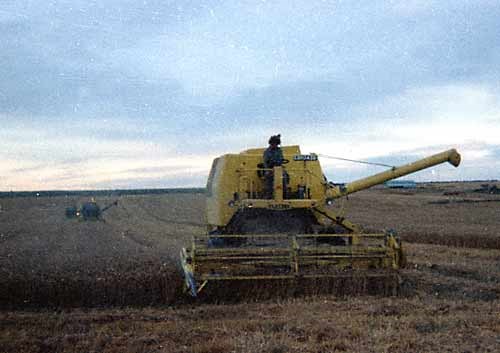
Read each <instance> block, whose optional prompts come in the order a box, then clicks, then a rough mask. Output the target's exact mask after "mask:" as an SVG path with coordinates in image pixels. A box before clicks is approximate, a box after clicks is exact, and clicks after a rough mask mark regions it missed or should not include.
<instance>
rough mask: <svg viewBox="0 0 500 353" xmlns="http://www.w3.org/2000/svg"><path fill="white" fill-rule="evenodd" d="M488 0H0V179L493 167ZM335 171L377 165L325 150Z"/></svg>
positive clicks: (199, 182)
mask: <svg viewBox="0 0 500 353" xmlns="http://www.w3.org/2000/svg"><path fill="white" fill-rule="evenodd" d="M499 28H500V2H498V1H494V0H470V1H468V0H464V1H456V0H453V1H451V0H450V1H447V0H439V1H433V0H407V1H377V2H375V1H340V0H337V1H316V0H310V1H294V0H286V1H285V0H283V1H281V0H276V1H271V0H267V1H211V0H208V1H203V0H198V1H188V0H184V1H175V0H171V1H166V0H144V1H137V0H134V1H132V0H120V1H118V0H108V1H92V0H58V1H37V0H24V1H23V0H16V1H11V0H2V1H1V2H0V191H9V190H54V189H59V190H61V189H64V190H78V189H114V188H164V187H165V188H168V187H193V186H194V187H198V186H204V185H205V184H206V178H207V175H208V172H209V169H210V165H211V162H212V160H213V158H215V157H217V156H219V155H221V154H225V153H237V152H239V151H242V150H245V149H247V148H254V147H266V145H267V140H268V138H269V136H270V135H273V134H277V133H280V134H281V135H282V142H283V144H284V145H300V146H301V150H302V152H304V153H311V152H315V153H319V154H323V155H330V156H339V157H344V158H350V159H360V160H367V161H373V162H382V163H387V164H390V165H398V164H402V163H408V162H411V161H413V160H415V159H418V158H422V157H424V156H426V155H428V154H432V153H436V152H440V151H442V150H446V149H449V148H456V149H457V150H458V151H459V152H460V153H461V154H462V160H463V162H462V164H461V166H460V167H459V168H453V167H452V166H450V165H441V166H438V167H434V168H430V169H427V170H425V171H421V172H418V173H416V174H413V175H411V176H409V177H408V178H410V179H413V180H417V181H445V180H477V179H482V180H484V179H500V65H498V63H499V62H500V31H499V30H498V29H499ZM320 161H321V163H322V166H323V168H324V171H325V174H326V175H327V177H328V178H329V179H330V180H332V181H336V182H345V181H350V180H354V179H357V178H360V177H364V176H367V175H370V174H372V173H376V172H379V171H383V170H384V168H382V167H374V166H367V165H362V164H353V163H348V162H345V161H338V160H333V159H326V158H323V159H320Z"/></svg>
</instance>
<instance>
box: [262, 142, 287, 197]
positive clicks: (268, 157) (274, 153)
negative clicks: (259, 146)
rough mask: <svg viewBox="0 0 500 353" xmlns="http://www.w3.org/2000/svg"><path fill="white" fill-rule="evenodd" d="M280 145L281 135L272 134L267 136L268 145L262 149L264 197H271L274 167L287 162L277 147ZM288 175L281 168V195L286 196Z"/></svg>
mask: <svg viewBox="0 0 500 353" xmlns="http://www.w3.org/2000/svg"><path fill="white" fill-rule="evenodd" d="M280 145H281V135H280V134H278V135H273V136H271V137H270V138H269V147H268V148H267V149H266V150H265V151H264V155H263V159H264V168H265V169H266V170H265V172H264V178H265V181H264V183H265V184H264V197H265V198H266V199H272V198H273V189H274V185H273V184H274V170H273V168H274V167H281V166H282V165H283V164H286V163H288V160H286V159H285V158H283V151H282V150H281V148H280V147H279V146H280ZM289 179H290V176H289V175H288V173H287V172H286V171H285V170H283V197H284V198H286V192H287V187H288V181H289Z"/></svg>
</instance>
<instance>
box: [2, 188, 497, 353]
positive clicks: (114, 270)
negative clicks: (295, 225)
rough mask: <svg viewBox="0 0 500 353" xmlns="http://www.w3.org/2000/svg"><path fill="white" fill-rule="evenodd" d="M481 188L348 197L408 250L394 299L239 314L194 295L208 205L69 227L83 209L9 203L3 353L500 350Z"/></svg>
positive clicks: (251, 308)
mask: <svg viewBox="0 0 500 353" xmlns="http://www.w3.org/2000/svg"><path fill="white" fill-rule="evenodd" d="M478 187H479V184H478V183H448V184H441V183H440V184H427V185H424V186H423V187H419V188H417V189H411V190H389V189H384V188H374V189H371V190H367V191H363V192H359V193H357V194H355V195H352V196H350V197H349V200H348V201H347V202H346V203H345V216H346V217H348V218H350V219H351V220H352V221H354V222H356V223H358V224H360V225H362V226H363V227H364V229H365V230H366V231H381V230H384V229H387V228H394V229H397V231H398V233H399V234H400V235H401V237H402V239H403V242H404V246H405V248H406V252H407V254H408V261H409V264H408V266H407V268H406V269H405V270H403V271H401V275H402V278H403V282H404V283H403V285H402V290H400V291H399V292H398V293H397V295H396V296H390V297H381V296H368V295H361V296H356V297H346V296H341V297H335V296H332V295H331V296H325V295H321V296H301V297H285V298H283V297H279V298H271V299H266V300H263V299H260V300H256V301H255V300H251V299H252V298H246V299H242V300H239V301H236V302H232V303H230V304H228V303H226V304H214V303H193V302H190V301H188V300H186V299H185V297H184V296H183V293H182V279H181V276H180V272H179V269H178V267H177V258H178V253H179V250H180V248H181V247H182V246H184V245H187V244H188V243H189V241H190V237H191V235H193V234H203V232H204V230H205V227H204V219H203V218H204V215H203V212H204V195H203V194H195V193H192V194H163V195H133V196H121V197H119V205H118V207H115V208H112V209H110V210H109V211H108V212H107V213H106V214H105V215H104V217H103V218H104V219H105V221H104V222H102V221H98V222H95V221H89V222H80V221H78V220H75V219H66V218H65V216H64V211H65V208H66V207H68V206H71V205H73V204H74V203H75V202H77V203H78V202H83V201H85V200H86V199H85V198H83V197H38V198H29V197H18V198H3V199H0V206H1V208H0V245H1V246H0V306H1V308H2V311H1V312H0V322H1V324H0V351H1V352H4V351H5V352H89V351H96V352H122V351H130V352H146V351H147V352H231V351H234V352H331V351H365V352H370V351H390V352H408V351H450V352H466V351H469V352H476V351H482V352H488V351H491V352H494V351H498V347H500V195H498V194H489V193H478V192H473V190H475V189H477V188H478ZM113 200H115V198H113V197H98V198H97V201H98V202H99V203H100V204H106V203H108V202H110V201H113Z"/></svg>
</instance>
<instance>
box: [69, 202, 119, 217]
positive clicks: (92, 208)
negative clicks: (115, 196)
mask: <svg viewBox="0 0 500 353" xmlns="http://www.w3.org/2000/svg"><path fill="white" fill-rule="evenodd" d="M117 205H118V200H116V201H114V202H112V203H110V204H108V205H106V206H104V207H103V208H101V207H100V206H99V205H98V204H97V202H96V201H95V200H94V199H92V200H90V201H89V202H84V203H83V204H82V206H81V207H80V208H78V207H76V206H71V207H67V208H66V217H67V218H78V219H80V220H83V221H88V220H94V221H96V220H100V219H101V216H102V214H103V213H104V212H106V211H107V210H109V209H110V208H111V207H113V206H117Z"/></svg>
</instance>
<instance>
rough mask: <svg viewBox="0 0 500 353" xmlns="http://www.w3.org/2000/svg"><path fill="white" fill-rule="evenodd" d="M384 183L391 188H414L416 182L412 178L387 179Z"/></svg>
mask: <svg viewBox="0 0 500 353" xmlns="http://www.w3.org/2000/svg"><path fill="white" fill-rule="evenodd" d="M384 185H385V187H388V188H391V189H415V188H416V187H417V183H416V182H415V181H413V180H389V181H386V182H385V183H384Z"/></svg>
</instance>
